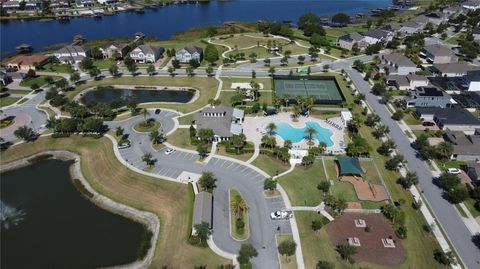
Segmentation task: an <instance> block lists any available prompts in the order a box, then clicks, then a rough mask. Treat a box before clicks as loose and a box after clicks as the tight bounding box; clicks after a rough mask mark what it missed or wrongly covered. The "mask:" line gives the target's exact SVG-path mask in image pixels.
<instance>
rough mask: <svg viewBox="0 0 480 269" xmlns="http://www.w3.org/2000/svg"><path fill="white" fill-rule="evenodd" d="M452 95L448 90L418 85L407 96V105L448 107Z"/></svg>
mask: <svg viewBox="0 0 480 269" xmlns="http://www.w3.org/2000/svg"><path fill="white" fill-rule="evenodd" d="M451 103H452V97H451V96H450V95H448V94H447V93H446V92H444V91H442V90H440V89H438V88H436V87H434V86H423V87H417V88H415V89H414V90H413V91H412V92H410V96H409V97H408V98H407V107H448V106H450V105H451Z"/></svg>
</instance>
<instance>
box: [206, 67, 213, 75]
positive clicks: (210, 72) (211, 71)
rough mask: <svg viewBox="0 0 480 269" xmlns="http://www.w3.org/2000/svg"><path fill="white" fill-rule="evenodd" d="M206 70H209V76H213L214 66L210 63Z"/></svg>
mask: <svg viewBox="0 0 480 269" xmlns="http://www.w3.org/2000/svg"><path fill="white" fill-rule="evenodd" d="M205 72H207V76H209V77H211V76H212V75H213V67H212V66H211V65H209V66H208V67H207V69H206V70H205Z"/></svg>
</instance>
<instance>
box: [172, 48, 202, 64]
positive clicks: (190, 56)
mask: <svg viewBox="0 0 480 269" xmlns="http://www.w3.org/2000/svg"><path fill="white" fill-rule="evenodd" d="M202 58H203V49H202V48H200V47H196V46H191V45H189V46H186V47H184V48H182V49H180V50H178V51H177V52H176V53H175V59H177V61H179V62H181V63H188V62H190V60H197V61H198V62H201V61H202Z"/></svg>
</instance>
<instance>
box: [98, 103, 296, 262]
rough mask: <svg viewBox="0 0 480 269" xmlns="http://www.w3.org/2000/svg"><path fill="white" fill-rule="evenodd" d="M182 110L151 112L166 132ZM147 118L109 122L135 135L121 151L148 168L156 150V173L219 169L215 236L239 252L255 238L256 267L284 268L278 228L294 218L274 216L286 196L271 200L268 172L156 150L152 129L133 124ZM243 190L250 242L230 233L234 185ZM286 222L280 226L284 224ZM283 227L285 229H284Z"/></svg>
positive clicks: (284, 227) (237, 163)
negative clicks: (147, 160)
mask: <svg viewBox="0 0 480 269" xmlns="http://www.w3.org/2000/svg"><path fill="white" fill-rule="evenodd" d="M175 116H178V114H176V113H174V112H171V111H166V110H162V112H161V113H160V114H159V115H155V114H153V113H152V114H151V116H150V117H153V118H155V119H157V120H159V121H160V123H161V124H162V127H161V128H162V129H163V132H164V133H168V132H170V131H171V130H173V129H174V128H175V123H174V120H173V118H174V117H175ZM141 120H143V117H142V116H136V117H133V118H130V119H128V120H126V121H118V122H115V121H114V122H108V123H107V125H108V126H109V127H110V128H111V129H115V128H116V127H118V126H121V127H123V128H124V129H125V133H126V134H129V139H130V141H131V142H132V146H131V147H130V148H127V149H122V150H120V154H121V155H122V157H123V158H124V159H125V160H126V161H127V162H128V163H129V164H130V165H132V166H134V167H137V168H139V169H144V168H145V166H146V165H145V163H144V162H142V160H141V158H142V155H143V154H144V153H147V152H151V153H152V155H153V157H154V159H156V165H155V168H154V169H153V171H152V172H153V173H155V174H158V175H161V176H166V177H170V178H178V177H179V176H180V175H181V173H182V172H184V171H185V172H190V173H196V174H201V173H202V172H205V171H210V172H213V174H214V175H215V177H216V178H217V179H218V181H217V188H216V189H215V190H214V193H213V195H214V210H213V219H214V220H213V235H212V237H213V240H214V242H215V244H216V245H217V246H218V247H220V248H221V249H222V250H224V251H227V252H230V253H234V254H236V253H238V250H239V249H240V246H241V244H242V243H245V242H248V243H251V244H252V245H253V246H254V247H255V248H256V249H257V251H258V253H259V255H258V257H256V258H254V259H252V263H253V265H254V267H255V268H265V269H278V268H279V263H278V258H277V247H276V242H275V234H276V233H277V232H282V233H285V232H291V230H290V225H289V222H288V221H272V220H271V219H270V217H269V215H270V212H271V211H273V210H279V209H284V208H285V204H284V202H283V200H282V199H281V198H269V199H266V198H265V197H264V195H263V181H264V180H265V177H264V176H263V175H262V174H261V173H259V172H258V171H257V170H254V169H252V168H251V167H249V166H247V165H245V164H244V163H242V162H240V161H233V160H226V159H223V158H219V157H215V156H213V157H212V158H211V159H210V161H209V162H208V163H207V164H202V163H199V162H197V161H198V158H199V157H198V154H196V153H194V152H190V151H183V150H176V151H175V152H174V153H172V154H170V155H166V154H165V153H164V151H165V149H162V150H160V151H158V152H157V151H155V150H154V149H153V148H152V147H151V142H150V141H149V137H148V134H142V133H137V132H135V131H133V129H132V127H133V126H134V125H135V124H136V123H138V122H139V121H141ZM231 188H235V189H237V190H238V191H239V192H240V193H241V194H242V195H243V197H244V198H245V200H246V201H247V203H248V206H249V217H250V237H249V238H248V239H247V240H246V241H245V242H238V241H235V240H234V239H232V238H231V236H230V221H229V203H228V190H229V189H231ZM278 227H280V229H279V228H278ZM278 229H279V230H278Z"/></svg>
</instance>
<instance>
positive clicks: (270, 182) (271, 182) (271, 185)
mask: <svg viewBox="0 0 480 269" xmlns="http://www.w3.org/2000/svg"><path fill="white" fill-rule="evenodd" d="M263 189H264V190H268V191H274V190H275V189H277V181H276V180H275V179H273V178H267V179H265V181H264V182H263Z"/></svg>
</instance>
